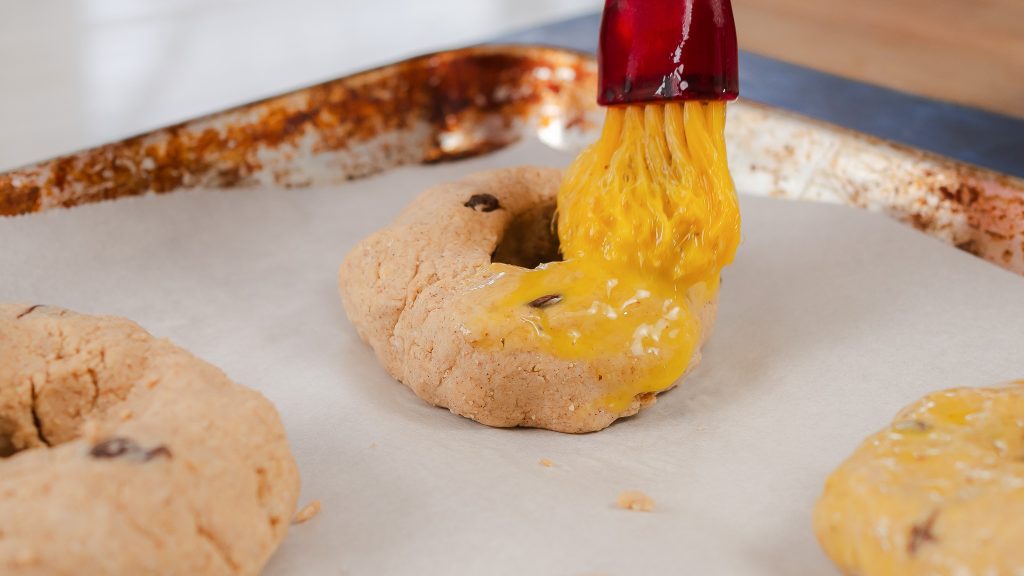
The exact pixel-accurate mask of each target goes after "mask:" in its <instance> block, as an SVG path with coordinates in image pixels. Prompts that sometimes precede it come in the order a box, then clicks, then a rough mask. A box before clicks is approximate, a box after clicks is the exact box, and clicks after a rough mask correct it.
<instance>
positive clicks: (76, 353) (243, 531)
mask: <svg viewBox="0 0 1024 576" xmlns="http://www.w3.org/2000/svg"><path fill="white" fill-rule="evenodd" d="M298 490H299V476H298V471H297V469H296V466H295V460H294V458H293V457H292V454H291V451H290V450H289V448H288V443H287V440H286V438H285V433H284V429H283V427H282V424H281V421H280V419H279V418H278V415H277V412H276V410H275V409H274V407H273V406H272V405H271V404H270V402H268V401H267V400H266V399H265V398H264V397H263V396H262V395H260V394H259V393H258V392H255V391H253V390H250V389H247V388H244V387H242V386H239V385H238V384H235V383H234V382H232V381H231V380H229V379H228V378H227V376H225V375H224V373H223V372H221V371H220V370H218V369H217V368H215V367H213V366H211V365H210V364H207V363H206V362H203V361H201V360H199V359H197V358H196V357H194V356H192V355H191V354H189V353H188V352H186V351H185V350H182V349H181V348H178V347H177V346H174V345H172V344H170V343H169V342H167V341H165V340H158V339H156V338H153V337H152V336H150V335H149V334H148V333H147V332H146V331H144V330H143V329H142V328H140V327H139V326H137V325H136V324H134V323H132V322H130V321H128V320H124V319H121V318H114V317H100V316H86V315H82V314H76V313H74V312H69V311H66V310H61V309H59V308H53V307H40V306H25V305H9V304H8V305H0V574H4V575H8V576H26V575H37V574H38V575H43V574H45V575H79V574H105V575H122V574H123V575H138V574H167V575H177V574H181V575H185V574H188V575H192V574H202V575H206V574H210V575H213V574H216V575H220V574H225V575H234V574H257V573H258V572H259V571H260V569H261V568H262V567H263V565H264V564H265V563H266V561H267V559H268V558H269V557H270V555H271V553H272V552H273V551H274V549H275V548H276V547H277V545H278V544H279V543H280V542H281V540H282V539H283V538H284V536H285V534H286V532H287V530H288V523H289V520H290V518H291V516H292V514H293V512H294V510H295V505H296V499H297V497H298Z"/></svg>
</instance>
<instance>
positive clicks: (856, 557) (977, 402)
mask: <svg viewBox="0 0 1024 576" xmlns="http://www.w3.org/2000/svg"><path fill="white" fill-rule="evenodd" d="M814 527H815V531H816V533H817V535H818V540H819V541H820V542H821V545H822V547H823V548H824V549H825V552H826V553H828V555H829V556H830V557H831V558H832V560H833V561H835V562H836V564H838V565H839V567H840V568H841V569H842V570H843V572H844V573H845V574H851V575H852V574H858V575H862V576H882V575H890V574H891V575H907V576H913V575H926V574H927V575H950V576H960V575H971V574H975V575H989V574H991V575H1008V576H1016V575H1019V574H1024V384H1016V385H1010V386H1006V387H1000V388H961V389H954V390H945V391H942V392H936V393H934V394H930V395H929V396H927V397H925V398H923V399H922V400H920V401H918V402H916V403H915V404H913V405H911V406H909V407H907V408H906V409H904V410H903V411H902V412H900V413H899V415H897V416H896V419H895V420H894V421H893V423H892V424H891V425H890V426H889V427H888V428H886V429H885V430H882V431H881V432H879V433H877V434H875V435H874V436H872V437H870V438H868V439H867V440H866V441H865V442H864V443H863V444H862V445H861V446H860V448H858V449H857V451H856V452H855V453H854V454H853V455H852V456H851V457H850V458H849V459H847V460H846V462H844V463H843V464H842V466H840V467H839V469H838V470H836V471H835V472H834V473H833V474H832V476H831V477H830V478H829V479H828V482H827V483H826V485H825V491H824V494H823V495H822V496H821V499H820V500H819V501H818V504H817V506H816V508H815V510H814Z"/></svg>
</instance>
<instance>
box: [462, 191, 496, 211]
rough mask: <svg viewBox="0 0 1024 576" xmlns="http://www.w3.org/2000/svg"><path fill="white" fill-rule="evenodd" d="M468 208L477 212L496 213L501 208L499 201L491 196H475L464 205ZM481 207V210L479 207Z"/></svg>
mask: <svg viewBox="0 0 1024 576" xmlns="http://www.w3.org/2000/svg"><path fill="white" fill-rule="evenodd" d="M463 206H465V207H466V208H472V209H473V210H476V211H477V212H494V211H495V210H497V209H498V208H501V206H500V205H499V204H498V199H497V198H495V197H494V196H491V195H490V194H473V195H472V196H470V197H469V200H466V203H465V204H463ZM478 206H479V209H477V207H478Z"/></svg>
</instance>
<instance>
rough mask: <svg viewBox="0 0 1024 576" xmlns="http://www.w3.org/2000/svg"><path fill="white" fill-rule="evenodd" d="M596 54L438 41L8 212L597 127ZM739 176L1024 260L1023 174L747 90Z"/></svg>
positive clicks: (0, 183) (100, 150)
mask: <svg viewBox="0 0 1024 576" xmlns="http://www.w3.org/2000/svg"><path fill="white" fill-rule="evenodd" d="M596 72H597V70H596V66H595V63H594V61H593V60H592V59H591V58H590V57H589V56H587V55H585V54H581V53H577V52H572V51H566V50H560V49H553V48H544V47H532V46H486V47H472V48H465V49H461V50H453V51H447V52H441V53H437V54H431V55H427V56H423V57H420V58H415V59H412V60H408V61H405V62H401V63H399V64H395V65H391V66H387V67H383V68H378V69H375V70H370V71H367V72H363V73H360V74H355V75H353V76H348V77H345V78H341V79H338V80H333V81H330V82H325V83H323V84H319V85H316V86H311V87H309V88H304V89H301V90H297V91H295V92H291V93H288V94H284V95H282V96H277V97H274V98H269V99H267V100H263V101H260V102H256V103H253V104H248V105H245V106H241V107H238V108H235V109H232V110H228V111H225V112H221V113H218V114H213V115H210V116H207V117H204V118H199V119H196V120H192V121H189V122H185V123H182V124H179V125H176V126H171V127H168V128H164V129H161V130H156V131H153V132H150V133H147V134H143V135H140V136H136V137H134V138H129V139H126V140H122V141H120V142H115V143H112V144H108V145H106V146H100V147H97V148H93V149H89V150H85V151H83V152H79V153H77V154H72V155H69V156H64V157H61V158H56V159H54V160H50V161H47V162H42V163H40V164H37V165H34V166H29V167H25V168H22V169H19V170H14V171H10V172H7V173H5V174H0V214H4V215H13V214H23V213H28V212H35V211H41V210H48V209H51V208H54V207H71V206H75V205H78V204H83V203H87V202H95V201H99V200H106V199H112V198H118V197H122V196H132V195H139V194H145V193H150V192H154V193H166V192H172V191H174V190H181V189H187V188H195V187H206V188H224V187H238V186H247V185H254V184H277V185H282V186H290V187H291V186H309V185H314V184H326V183H336V182H340V181H344V180H350V179H354V178H360V177H364V176H368V175H371V174H374V173H377V172H380V171H382V170H387V169H389V168H393V167H396V166H401V165H405V164H415V163H429V162H441V161H446V160H452V159H458V158H464V157H470V156H475V155H479V154H485V153H487V152H490V151H493V150H495V149H498V148H501V147H504V146H506V145H508V144H509V143H511V142H515V141H517V140H519V139H520V138H522V137H523V136H524V135H525V134H537V135H539V136H540V138H541V139H542V140H544V141H545V142H547V143H549V144H550V145H552V146H556V147H571V146H573V145H574V144H576V143H579V142H582V141H586V140H587V139H588V138H593V136H594V130H595V129H596V128H598V127H599V126H600V116H598V114H597V113H598V110H597V107H596V104H595V103H594V97H593V94H594V90H595V82H596ZM727 138H728V144H729V150H730V154H731V157H730V164H731V168H732V172H733V176H734V178H735V180H736V182H737V185H738V187H739V188H740V189H742V190H743V191H744V193H746V194H752V195H767V196H775V197H783V198H793V199H800V200H814V201H823V202H838V203H845V204H851V205H855V206H860V207H863V208H868V209H872V210H878V211H883V212H886V213H888V214H890V215H892V216H893V217H895V218H898V219H900V220H901V221H903V222H906V223H908V224H911V225H913V226H914V227H915V228H917V229H919V230H922V231H924V232H926V233H928V234H931V235H933V236H936V237H938V238H941V239H942V240H944V241H946V242H948V243H950V244H953V245H955V246H957V247H959V248H961V249H964V250H967V251H969V252H971V253H973V254H976V255H978V256H980V257H982V258H985V259H986V260H988V261H990V262H993V263H995V264H997V265H999V266H1002V267H1004V268H1007V269H1009V270H1013V271H1015V272H1018V273H1024V181H1022V180H1020V179H1017V178H1013V177H1010V176H1006V175H1001V174H998V173H994V172H991V171H987V170H983V169H980V168H975V167H972V166H969V165H966V164H962V163H958V162H955V161H952V160H948V159H945V158H942V157H939V156H936V155H932V154H927V153H924V152H920V151H917V150H914V149H910V148H906V147H903V146H898V145H894V144H891V143H888V142H885V141H882V140H878V139H875V138H872V137H869V136H866V135H863V134H859V133H856V132H851V131H848V130H844V129H841V128H837V127H834V126H831V125H828V124H825V123H821V122H816V121H812V120H809V119H806V118H803V117H800V116H798V115H795V114H790V113H786V112H783V111H780V110H777V109H773V108H769V107H765V106H761V105H758V104H756V103H753V102H745V101H740V102H738V103H736V104H735V105H733V106H732V107H731V108H730V110H729V122H728V126H727Z"/></svg>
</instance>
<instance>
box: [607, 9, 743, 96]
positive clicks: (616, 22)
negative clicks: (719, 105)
mask: <svg viewBox="0 0 1024 576" xmlns="http://www.w3.org/2000/svg"><path fill="white" fill-rule="evenodd" d="M737 60H738V58H737V51H736V23H735V21H734V20H733V17H732V5H731V4H730V3H729V0H606V2H605V5H604V16H603V17H602V18H601V38H600V43H599V45H598V49H597V62H598V70H599V75H598V86H599V92H598V95H597V101H598V103H599V104H601V105H602V106H610V105H615V104H635V103H642V102H657V101H665V100H670V101H678V100H735V99H736V96H738V95H739V84H740V83H739V72H738V62H737Z"/></svg>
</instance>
